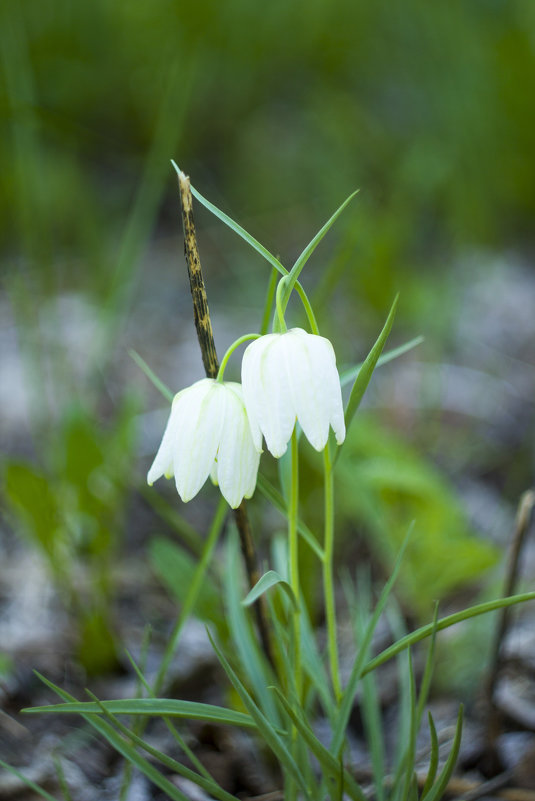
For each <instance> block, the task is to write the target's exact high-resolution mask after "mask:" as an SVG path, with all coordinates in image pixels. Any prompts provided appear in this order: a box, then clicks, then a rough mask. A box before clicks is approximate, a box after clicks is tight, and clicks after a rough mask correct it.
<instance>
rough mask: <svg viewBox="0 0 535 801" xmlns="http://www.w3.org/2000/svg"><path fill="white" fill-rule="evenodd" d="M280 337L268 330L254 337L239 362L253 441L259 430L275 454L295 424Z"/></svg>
mask: <svg viewBox="0 0 535 801" xmlns="http://www.w3.org/2000/svg"><path fill="white" fill-rule="evenodd" d="M281 339H282V337H281V334H268V335H267V336H264V337H261V339H257V340H255V341H254V342H253V343H252V344H251V345H249V347H248V348H247V350H246V351H245V354H244V357H243V363H242V384H243V394H244V399H245V406H246V409H247V415H248V417H249V421H250V425H251V430H252V433H253V438H254V440H255V445H258V430H260V431H261V432H262V433H263V434H264V437H265V439H266V445H267V447H268V450H270V451H271V453H272V454H273V456H276V457H279V456H282V454H283V453H284V452H285V451H286V448H287V445H288V440H289V439H290V436H291V434H292V431H293V427H294V425H295V410H294V408H293V406H292V404H291V403H289V402H288V401H289V398H290V389H289V386H288V377H287V373H286V371H285V370H284V366H283V365H284V361H283V360H284V347H282V349H281V344H282V343H281Z"/></svg>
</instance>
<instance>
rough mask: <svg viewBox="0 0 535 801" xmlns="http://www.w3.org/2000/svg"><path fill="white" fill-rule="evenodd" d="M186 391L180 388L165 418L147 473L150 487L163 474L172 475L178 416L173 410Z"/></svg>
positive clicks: (168, 476)
mask: <svg viewBox="0 0 535 801" xmlns="http://www.w3.org/2000/svg"><path fill="white" fill-rule="evenodd" d="M186 391H187V390H182V392H179V393H178V394H177V395H175V397H174V398H173V403H172V405H171V411H170V413H169V418H168V420H167V425H166V427H165V431H164V435H163V437H162V441H161V443H160V447H159V448H158V452H157V454H156V456H155V457H154V461H153V463H152V465H151V467H150V469H149V472H148V473H147V483H148V484H149V485H150V486H151V487H152V485H153V484H154V482H155V481H157V480H158V479H159V478H160V477H161V476H165V477H166V478H171V476H172V475H173V453H174V446H175V439H176V428H177V423H178V418H177V415H176V414H175V410H176V404H177V401H178V399H179V397H180V395H182V393H183V392H186Z"/></svg>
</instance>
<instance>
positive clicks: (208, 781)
mask: <svg viewBox="0 0 535 801" xmlns="http://www.w3.org/2000/svg"><path fill="white" fill-rule="evenodd" d="M86 692H88V694H89V696H90V697H91V698H92V699H93V700H94V702H95V703H96V704H97V705H98V706H99V708H100V710H101V712H102V713H103V714H104V715H105V716H106V717H107V718H108V719H109V721H110V723H112V724H113V725H114V726H116V727H117V728H118V729H119V731H120V732H121V734H123V735H124V736H125V737H127V738H128V739H129V740H130V741H131V742H132V743H134V744H135V745H137V746H138V747H139V748H143V750H144V751H146V752H147V754H149V755H150V756H152V757H154V759H157V760H158V762H161V764H162V765H165V767H166V768H169V769H170V770H172V771H174V772H175V773H178V775H179V776H183V777H184V778H186V779H189V780H190V781H191V782H194V783H195V784H197V785H198V786H199V787H201V788H202V789H203V790H205V791H206V792H207V793H210V795H212V796H214V797H215V798H218V799H219V801H236V796H233V795H231V794H230V793H228V792H227V791H226V790H224V789H223V788H222V787H220V785H219V784H218V783H217V782H216V781H215V780H214V779H213V778H212V777H211V776H210V774H208V776H200V775H199V774H198V773H195V771H194V770H191V768H188V767H186V766H185V765H182V764H181V763H180V762H178V761H177V760H176V759H173V758H172V757H170V756H168V755H167V754H164V753H163V752H162V751H160V750H158V749H157V748H153V747H152V746H151V745H149V743H147V742H145V740H143V739H142V738H141V737H139V736H138V735H137V734H136V733H135V732H134V731H131V730H130V729H128V728H127V727H126V726H125V725H124V724H123V723H121V721H120V720H118V719H117V718H116V717H115V715H112V714H111V713H110V712H109V711H107V710H106V709H105V707H104V706H103V704H102V702H101V701H100V700H99V699H98V698H97V697H96V695H94V694H93V693H91V692H89V691H88V690H86Z"/></svg>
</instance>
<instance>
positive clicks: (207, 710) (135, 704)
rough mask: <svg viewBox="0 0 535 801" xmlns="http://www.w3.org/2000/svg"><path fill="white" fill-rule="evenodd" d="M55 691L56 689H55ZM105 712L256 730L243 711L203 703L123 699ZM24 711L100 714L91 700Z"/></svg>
mask: <svg viewBox="0 0 535 801" xmlns="http://www.w3.org/2000/svg"><path fill="white" fill-rule="evenodd" d="M52 689H54V688H52ZM101 703H102V705H103V707H104V709H106V711H108V712H110V713H111V714H112V715H148V716H151V717H163V716H165V717H170V718H183V719H184V720H202V721H206V722H208V723H215V724H221V725H229V726H242V727H245V728H254V721H253V720H252V719H251V717H250V716H249V715H245V714H244V713H243V712H234V711H233V710H232V709H226V708H225V707H222V706H214V705H213V704H201V703H197V702H195V701H180V700H177V699H174V698H132V699H128V698H124V699H119V700H116V701H113V700H112V701H102V702H101ZM22 712H25V713H30V714H41V713H43V712H54V713H57V712H59V713H63V714H70V715H72V714H74V713H76V714H79V715H83V714H92V715H95V714H99V713H100V709H99V707H98V706H97V705H96V704H95V703H93V702H91V701H76V700H74V701H69V702H68V703H63V704H48V705H47V706H34V707H29V708H27V709H23V710H22Z"/></svg>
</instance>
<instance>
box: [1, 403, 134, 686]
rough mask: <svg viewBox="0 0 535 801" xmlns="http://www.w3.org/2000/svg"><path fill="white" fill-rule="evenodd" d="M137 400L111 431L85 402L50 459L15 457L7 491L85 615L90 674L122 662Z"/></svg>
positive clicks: (84, 654) (82, 635) (81, 626)
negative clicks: (121, 597) (117, 605)
mask: <svg viewBox="0 0 535 801" xmlns="http://www.w3.org/2000/svg"><path fill="white" fill-rule="evenodd" d="M134 411H135V407H134V406H133V404H132V402H131V401H130V400H126V401H125V402H124V403H123V406H122V407H121V408H120V409H118V411H117V415H116V417H115V419H114V420H113V421H111V423H109V424H108V426H106V428H104V427H103V426H102V425H101V424H99V423H97V422H96V421H95V419H94V417H92V416H90V415H89V413H88V411H87V410H86V409H83V408H82V407H79V406H77V407H75V408H72V409H71V410H70V411H69V412H67V413H66V414H65V416H64V417H63V419H62V421H61V423H60V424H59V425H58V426H57V428H56V430H55V437H54V440H55V442H54V447H53V448H50V449H48V451H47V452H48V454H49V456H50V460H49V463H48V464H46V465H44V466H42V467H36V466H35V465H32V464H29V463H26V462H21V461H15V460H8V461H7V462H6V465H5V469H4V492H5V496H6V500H7V503H8V508H9V510H10V512H11V515H12V518H13V523H14V528H15V530H16V531H20V532H22V533H24V534H25V535H26V536H27V537H28V539H29V540H30V542H31V543H32V544H33V545H35V546H36V547H37V548H38V549H39V550H40V551H41V553H42V554H43V555H44V556H45V558H46V560H47V563H48V566H49V568H50V571H51V573H52V575H53V577H54V579H55V581H56V584H57V585H58V587H59V588H60V589H61V590H62V592H63V596H64V600H65V602H66V603H68V604H69V606H70V608H71V609H72V610H73V612H74V613H75V615H76V617H77V620H78V638H79V647H78V656H79V658H80V661H81V662H82V664H83V665H84V667H85V668H86V669H87V670H88V671H89V672H97V671H99V670H102V669H105V668H109V667H111V666H114V665H115V663H116V651H115V645H114V638H113V635H112V621H111V618H110V613H111V606H110V604H111V600H112V596H113V592H114V587H113V580H112V568H113V566H114V563H115V560H116V557H117V553H118V546H119V544H120V543H119V540H120V536H121V532H122V530H123V528H124V519H123V518H124V511H125V500H126V490H127V487H128V475H129V471H130V466H131V464H132V461H133V448H134Z"/></svg>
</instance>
